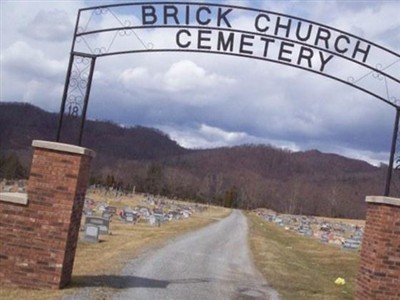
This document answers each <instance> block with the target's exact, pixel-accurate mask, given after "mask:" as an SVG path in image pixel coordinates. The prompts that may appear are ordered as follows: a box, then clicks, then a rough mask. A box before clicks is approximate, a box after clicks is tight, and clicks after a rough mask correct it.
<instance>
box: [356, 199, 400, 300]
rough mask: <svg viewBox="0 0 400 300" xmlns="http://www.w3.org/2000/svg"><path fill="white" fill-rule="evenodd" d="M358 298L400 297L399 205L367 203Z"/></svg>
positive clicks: (391, 299) (383, 299) (375, 299)
mask: <svg viewBox="0 0 400 300" xmlns="http://www.w3.org/2000/svg"><path fill="white" fill-rule="evenodd" d="M355 299H358V300H368V299H374V300H379V299H382V300H395V299H396V300H399V299H400V206H396V205H390V204H384V203H368V204H367V219H366V225H365V232H364V237H363V244H362V250H361V262H360V269H359V273H358V278H357V289H356V296H355Z"/></svg>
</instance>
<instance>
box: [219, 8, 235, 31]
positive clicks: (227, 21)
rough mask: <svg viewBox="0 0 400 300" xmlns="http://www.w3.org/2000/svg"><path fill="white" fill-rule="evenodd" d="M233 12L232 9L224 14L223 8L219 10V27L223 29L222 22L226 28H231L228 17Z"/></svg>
mask: <svg viewBox="0 0 400 300" xmlns="http://www.w3.org/2000/svg"><path fill="white" fill-rule="evenodd" d="M231 11H232V8H230V9H227V10H226V11H224V12H222V8H218V16H217V26H218V27H221V21H224V23H225V24H226V26H228V27H229V28H231V27H232V26H231V23H229V20H228V18H227V17H226V16H227V15H228V14H229V13H230V12H231Z"/></svg>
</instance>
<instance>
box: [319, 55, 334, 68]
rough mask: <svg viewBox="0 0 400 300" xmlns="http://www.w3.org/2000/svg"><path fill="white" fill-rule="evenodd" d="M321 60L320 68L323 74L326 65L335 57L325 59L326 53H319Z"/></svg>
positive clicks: (330, 56)
mask: <svg viewBox="0 0 400 300" xmlns="http://www.w3.org/2000/svg"><path fill="white" fill-rule="evenodd" d="M319 58H320V59H321V67H320V68H319V71H320V72H323V71H324V69H325V66H326V64H327V63H328V61H330V60H331V59H332V58H333V55H332V54H330V55H329V56H328V57H327V58H325V57H324V53H323V52H322V51H319Z"/></svg>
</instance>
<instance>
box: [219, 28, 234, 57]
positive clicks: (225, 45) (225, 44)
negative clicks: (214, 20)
mask: <svg viewBox="0 0 400 300" xmlns="http://www.w3.org/2000/svg"><path fill="white" fill-rule="evenodd" d="M234 37H235V34H234V33H233V32H230V33H229V35H228V38H227V39H225V35H224V33H223V32H222V31H219V32H218V41H217V49H218V51H221V49H222V50H223V51H228V50H229V51H230V52H233V43H234Z"/></svg>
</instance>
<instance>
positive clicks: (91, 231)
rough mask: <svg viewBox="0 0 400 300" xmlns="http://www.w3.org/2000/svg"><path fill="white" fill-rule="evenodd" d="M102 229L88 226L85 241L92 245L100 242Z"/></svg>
mask: <svg viewBox="0 0 400 300" xmlns="http://www.w3.org/2000/svg"><path fill="white" fill-rule="evenodd" d="M99 234H100V228H99V227H98V226H97V225H92V224H86V225H85V235H84V240H85V241H86V242H90V243H97V242H98V241H99Z"/></svg>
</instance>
